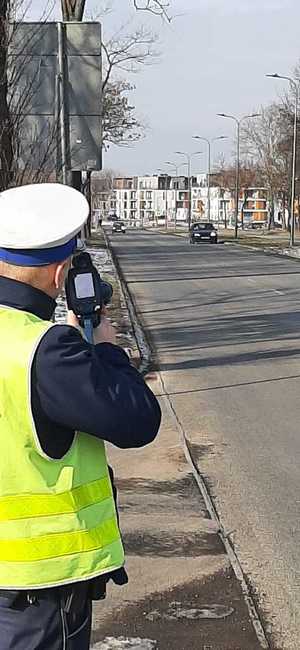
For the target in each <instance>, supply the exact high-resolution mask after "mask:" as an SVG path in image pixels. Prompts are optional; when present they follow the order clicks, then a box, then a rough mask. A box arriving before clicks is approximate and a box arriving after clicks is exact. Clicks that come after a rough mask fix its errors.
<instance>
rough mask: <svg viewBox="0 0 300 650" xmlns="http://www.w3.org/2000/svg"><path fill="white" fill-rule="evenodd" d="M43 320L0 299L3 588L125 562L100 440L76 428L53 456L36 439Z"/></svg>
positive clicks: (94, 572) (73, 578)
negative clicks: (35, 376) (34, 406)
mask: <svg viewBox="0 0 300 650" xmlns="http://www.w3.org/2000/svg"><path fill="white" fill-rule="evenodd" d="M49 327H53V325H52V324H51V323H47V322H45V321H42V320H40V319H39V318H37V317H36V316H34V315H32V314H29V313H25V312H22V311H18V310H16V309H6V308H2V307H0V359H1V366H0V587H2V588H11V589H26V588H33V589H34V588H42V587H50V586H55V585H60V584H69V583H71V582H77V581H81V580H87V579H89V578H93V577H95V576H98V575H101V574H102V573H107V572H108V571H112V570H114V569H117V568H119V567H121V566H122V565H123V564H124V551H123V546H122V541H121V538H120V532H119V527H118V522H117V516H116V510H115V504H114V499H113V495H112V487H111V482H110V477H109V472H108V467H107V461H106V455H105V448H104V443H103V441H102V440H99V439H98V438H96V437H93V436H91V435H88V434H86V433H76V434H75V438H74V441H73V444H72V446H71V447H70V449H69V451H68V452H67V453H66V454H65V456H64V457H63V458H61V459H59V460H56V459H54V460H53V459H52V458H49V457H48V456H47V455H46V453H45V452H44V451H43V450H42V448H41V446H40V443H39V439H38V436H37V433H36V429H35V424H34V420H33V416H32V411H31V398H30V386H31V365H32V360H33V357H34V353H35V351H36V349H37V346H38V344H39V342H40V340H41V339H42V337H43V336H44V334H45V333H46V331H47V330H48V329H49ZM56 327H59V325H57V326H56ZM82 408H84V404H83V405H82Z"/></svg>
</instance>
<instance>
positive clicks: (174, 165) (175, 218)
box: [165, 160, 187, 230]
mask: <svg viewBox="0 0 300 650" xmlns="http://www.w3.org/2000/svg"><path fill="white" fill-rule="evenodd" d="M165 165H170V167H173V169H175V174H176V176H175V179H176V184H177V185H176V187H174V195H175V212H174V230H176V227H177V192H178V169H179V168H180V167H183V165H187V163H180V164H179V165H177V163H174V162H171V161H170V160H166V162H165Z"/></svg>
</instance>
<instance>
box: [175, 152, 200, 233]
mask: <svg viewBox="0 0 300 650" xmlns="http://www.w3.org/2000/svg"><path fill="white" fill-rule="evenodd" d="M174 153H176V154H177V155H178V156H185V157H186V159H187V165H188V181H189V212H188V228H189V230H190V229H191V217H192V179H191V160H192V158H193V156H199V154H201V153H203V151H194V153H187V152H186V151H175V152H174Z"/></svg>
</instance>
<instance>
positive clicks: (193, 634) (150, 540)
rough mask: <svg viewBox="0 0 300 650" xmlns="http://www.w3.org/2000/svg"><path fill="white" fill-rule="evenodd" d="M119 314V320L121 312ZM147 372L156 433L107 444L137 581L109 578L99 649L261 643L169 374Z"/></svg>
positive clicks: (169, 649)
mask: <svg viewBox="0 0 300 650" xmlns="http://www.w3.org/2000/svg"><path fill="white" fill-rule="evenodd" d="M92 243H93V242H92ZM94 245H96V246H97V245H98V246H99V245H100V246H103V241H102V242H101V238H100V239H99V237H98V238H97V237H96V238H94ZM109 266H110V265H109ZM117 291H118V285H117V283H116V284H115V292H116V293H117ZM115 304H117V305H118V304H119V305H122V307H123V309H122V311H124V305H123V300H122V297H121V296H115ZM114 318H115V319H116V320H118V312H117V311H115V313H114ZM123 320H124V313H123V315H122V321H123ZM131 334H132V332H129V335H131ZM147 381H148V382H149V385H150V386H151V388H152V390H153V391H154V392H155V394H156V395H158V396H159V400H160V404H161V408H162V412H163V422H162V427H161V431H160V434H159V436H158V438H157V440H156V441H155V443H154V444H153V445H151V446H150V447H147V448H145V449H141V450H130V451H122V450H118V449H116V448H113V447H110V448H109V449H108V453H109V459H110V462H111V464H112V466H113V468H114V470H115V474H116V477H117V486H118V494H119V512H120V521H121V529H122V532H123V535H124V543H125V549H126V557H127V563H126V568H127V570H128V573H129V584H128V585H127V586H125V587H116V586H115V585H113V584H112V585H109V587H108V595H107V599H106V600H105V601H100V602H99V603H96V604H95V607H94V619H93V635H92V646H91V648H92V650H112V649H116V650H117V649H120V650H259V648H261V647H262V646H261V645H260V643H259V642H258V640H257V637H256V634H255V632H254V628H253V625H252V622H251V620H250V618H249V613H248V609H247V606H246V604H245V601H244V597H243V594H242V590H241V587H240V584H239V582H238V580H237V579H236V577H235V576H234V574H233V571H232V569H231V566H230V563H229V560H228V557H227V556H226V554H225V551H224V547H223V544H222V542H221V540H220V537H219V535H218V532H217V530H216V524H215V523H214V522H212V521H211V519H210V517H209V515H208V513H207V511H206V508H205V504H204V502H203V499H202V497H201V494H200V491H199V488H198V486H197V484H196V482H195V479H194V476H193V474H192V471H191V467H190V466H189V464H188V462H187V461H186V458H185V455H184V451H183V446H182V438H181V432H180V430H179V428H178V423H177V420H176V417H175V415H174V413H173V412H172V410H171V408H170V404H169V401H168V398H167V396H165V395H164V389H163V386H162V384H161V381H160V376H159V374H157V373H152V374H150V375H149V376H148V378H147Z"/></svg>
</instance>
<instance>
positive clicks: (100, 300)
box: [65, 252, 113, 343]
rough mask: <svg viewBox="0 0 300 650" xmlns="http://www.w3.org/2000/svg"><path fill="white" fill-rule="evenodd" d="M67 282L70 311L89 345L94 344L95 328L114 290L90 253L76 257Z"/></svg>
mask: <svg viewBox="0 0 300 650" xmlns="http://www.w3.org/2000/svg"><path fill="white" fill-rule="evenodd" d="M72 265H73V266H72V268H71V269H70V271H69V273H68V276H67V280H66V285H65V289H66V298H67V305H68V309H71V310H72V311H73V312H74V314H75V316H77V318H78V321H79V325H80V327H82V328H83V330H84V333H85V337H86V339H87V341H89V343H93V328H94V327H97V325H99V324H100V321H101V309H102V308H103V306H105V305H107V304H108V303H109V302H110V301H111V298H112V295H113V288H112V286H111V284H110V283H109V282H104V280H102V278H101V277H100V274H99V272H98V271H97V269H96V267H95V266H94V265H93V262H92V260H91V256H90V255H89V253H86V252H84V253H79V254H78V255H74V257H73V261H72Z"/></svg>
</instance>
